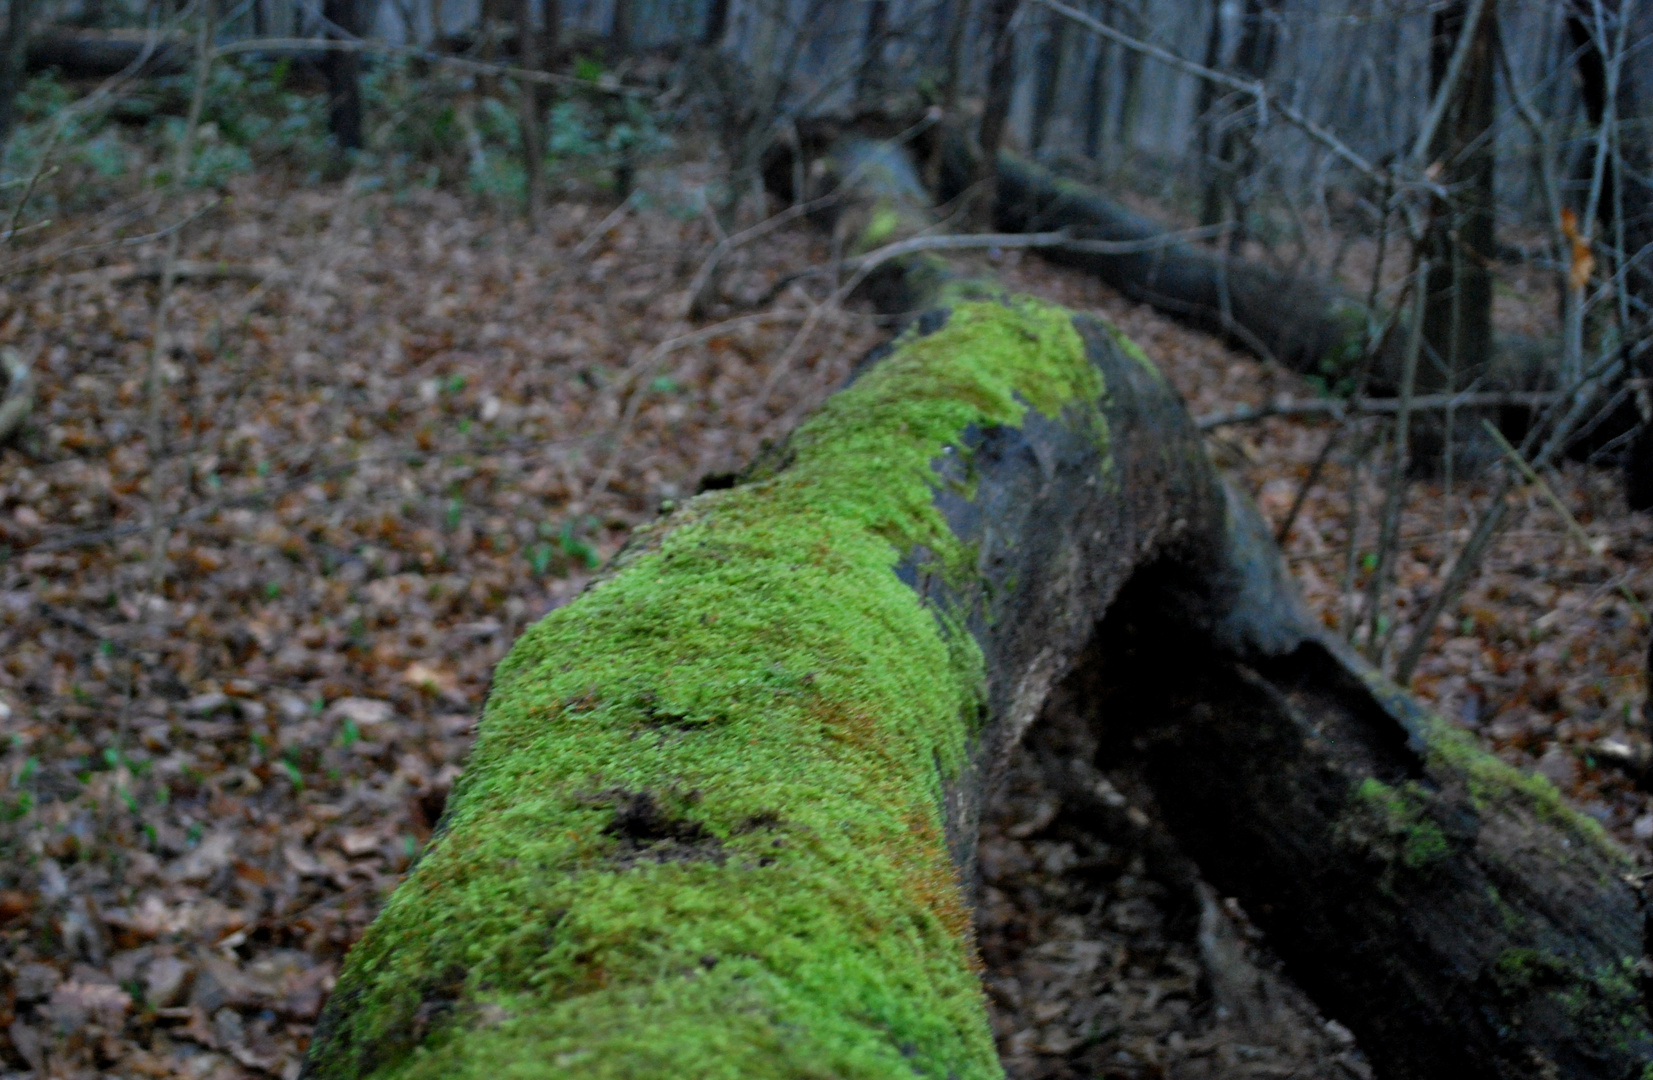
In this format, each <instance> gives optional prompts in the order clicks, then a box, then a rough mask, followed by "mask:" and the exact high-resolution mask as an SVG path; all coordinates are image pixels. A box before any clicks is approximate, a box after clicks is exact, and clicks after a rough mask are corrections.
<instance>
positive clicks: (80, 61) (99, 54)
mask: <svg viewBox="0 0 1653 1080" xmlns="http://www.w3.org/2000/svg"><path fill="white" fill-rule="evenodd" d="M194 49H195V44H194V40H193V38H192V36H191V35H189V34H186V33H184V32H182V31H178V30H157V31H154V32H151V31H148V30H141V29H115V30H81V29H77V28H74V27H65V26H53V27H48V28H46V29H44V30H42V31H41V32H39V33H38V34H36V35H35V36H34V37H33V38H31V39H30V41H29V49H28V53H27V67H28V70H29V71H51V70H56V71H59V72H61V73H62V74H64V75H67V76H70V77H73V78H87V77H99V78H103V77H107V76H110V75H117V74H119V73H121V72H123V71H126V70H127V69H128V68H131V67H133V65H134V64H137V63H138V62H139V61H140V60H142V61H143V64H142V67H140V68H137V69H134V70H133V72H132V74H134V75H182V74H183V73H185V72H187V71H189V70H190V64H191V60H192V57H193V55H194Z"/></svg>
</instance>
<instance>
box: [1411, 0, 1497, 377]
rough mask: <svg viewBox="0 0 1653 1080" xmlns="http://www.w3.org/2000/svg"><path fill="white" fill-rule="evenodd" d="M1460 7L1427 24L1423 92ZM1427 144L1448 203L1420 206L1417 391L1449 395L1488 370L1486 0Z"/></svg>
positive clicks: (1458, 25)
mask: <svg viewBox="0 0 1653 1080" xmlns="http://www.w3.org/2000/svg"><path fill="white" fill-rule="evenodd" d="M1469 8H1470V0H1453V2H1452V3H1450V4H1448V5H1447V6H1446V7H1445V8H1443V9H1441V10H1439V11H1437V12H1436V13H1435V15H1434V22H1433V36H1432V38H1431V40H1430V57H1429V58H1430V90H1431V94H1432V95H1433V94H1434V93H1436V92H1438V91H1439V90H1440V87H1441V84H1442V82H1443V80H1444V77H1445V75H1446V69H1447V64H1448V62H1449V61H1450V59H1451V57H1452V54H1453V52H1454V50H1455V49H1456V48H1457V46H1458V42H1459V38H1460V37H1461V36H1462V33H1463V30H1464V24H1465V21H1466V19H1467V17H1468V14H1469ZM1474 34H1475V36H1474V38H1473V39H1472V42H1471V45H1470V51H1469V54H1468V57H1467V60H1466V62H1465V66H1464V69H1463V74H1462V75H1461V76H1460V78H1459V82H1458V84H1457V91H1456V93H1454V94H1453V95H1452V99H1451V101H1450V103H1449V104H1448V107H1447V110H1446V114H1445V115H1444V116H1443V117H1442V120H1441V126H1440V128H1439V130H1438V131H1437V132H1436V134H1435V140H1434V142H1433V143H1432V144H1431V146H1430V148H1429V156H1430V161H1431V162H1432V163H1435V164H1437V165H1438V166H1439V180H1440V182H1441V184H1442V185H1444V186H1445V188H1446V190H1447V192H1448V194H1447V196H1446V197H1445V198H1437V199H1436V200H1434V202H1433V204H1432V205H1431V207H1430V219H1429V225H1428V230H1427V232H1426V234H1425V237H1424V244H1423V253H1424V256H1425V257H1426V258H1428V259H1429V260H1430V269H1429V277H1428V282H1427V288H1428V290H1429V295H1428V299H1427V301H1426V304H1425V307H1424V317H1423V339H1424V347H1425V355H1426V360H1425V362H1423V363H1421V364H1420V365H1419V367H1418V388H1419V389H1420V390H1421V391H1425V392H1428V393H1437V392H1450V391H1452V390H1454V389H1458V388H1460V387H1462V386H1465V385H1468V383H1470V382H1471V381H1473V380H1475V379H1476V378H1478V377H1480V376H1482V375H1483V374H1485V373H1486V371H1487V370H1488V368H1489V367H1490V365H1491V362H1492V267H1491V260H1492V257H1493V253H1494V251H1495V250H1496V248H1495V238H1494V235H1493V225H1494V219H1495V216H1496V211H1497V207H1496V206H1495V205H1494V198H1493V170H1494V166H1495V165H1496V163H1497V153H1496V144H1495V141H1494V138H1493V131H1492V125H1493V114H1494V110H1495V109H1496V106H1497V97H1496V93H1495V86H1494V80H1493V75H1494V72H1495V71H1496V69H1497V57H1498V14H1497V4H1496V0H1487V2H1486V7H1485V9H1484V10H1483V11H1482V13H1481V18H1480V21H1479V22H1478V23H1477V24H1476V26H1475V28H1474Z"/></svg>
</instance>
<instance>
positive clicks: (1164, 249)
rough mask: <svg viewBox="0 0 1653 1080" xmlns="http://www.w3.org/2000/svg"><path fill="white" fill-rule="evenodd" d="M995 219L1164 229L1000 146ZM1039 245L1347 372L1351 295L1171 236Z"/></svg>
mask: <svg viewBox="0 0 1653 1080" xmlns="http://www.w3.org/2000/svg"><path fill="white" fill-rule="evenodd" d="M994 218H995V222H996V224H997V226H998V227H999V228H1001V229H1003V230H1005V231H1006V232H1044V231H1047V230H1051V229H1063V228H1065V229H1068V230H1070V231H1071V232H1072V233H1073V235H1074V236H1075V237H1077V238H1080V239H1086V240H1108V241H1123V242H1138V243H1144V244H1147V243H1148V242H1151V241H1154V240H1156V239H1157V238H1161V237H1164V236H1165V234H1166V232H1167V230H1166V228H1165V227H1164V226H1163V225H1161V224H1160V223H1159V222H1157V221H1153V220H1152V219H1149V218H1146V217H1143V216H1142V215H1140V214H1136V213H1133V212H1131V211H1130V210H1128V209H1126V208H1125V207H1124V206H1121V205H1120V204H1118V203H1116V202H1113V201H1112V200H1110V199H1107V198H1105V197H1103V196H1102V195H1101V194H1100V193H1099V192H1097V191H1095V190H1094V189H1092V188H1089V187H1086V186H1085V185H1083V184H1079V183H1076V182H1073V181H1070V180H1065V179H1062V178H1060V177H1058V176H1056V175H1055V174H1054V173H1052V172H1050V170H1048V169H1045V168H1044V167H1042V166H1040V165H1036V164H1034V163H1033V162H1031V161H1028V160H1027V159H1025V158H1022V157H1019V156H1018V155H1016V154H1012V153H1008V152H1001V153H1000V154H999V185H998V201H997V203H996V204H995V213H994ZM1042 254H1043V255H1044V257H1045V258H1047V259H1049V260H1050V261H1052V262H1055V263H1057V264H1059V265H1062V266H1074V267H1078V268H1080V269H1083V270H1086V271H1088V272H1090V273H1092V274H1095V275H1096V276H1097V277H1099V278H1101V279H1102V280H1103V281H1105V282H1107V283H1108V284H1109V285H1110V286H1112V287H1113V288H1115V289H1118V290H1119V291H1120V292H1122V293H1124V294H1125V295H1126V296H1129V297H1131V298H1132V299H1134V300H1139V301H1141V302H1143V303H1146V304H1150V305H1152V306H1153V307H1156V308H1158V309H1160V310H1162V311H1165V312H1167V313H1169V314H1171V315H1172V316H1174V317H1176V318H1178V319H1180V320H1183V321H1185V322H1188V323H1189V324H1191V325H1193V326H1196V327H1198V328H1199V329H1201V330H1205V331H1208V332H1210V333H1213V334H1220V335H1222V336H1224V337H1229V338H1233V339H1237V340H1238V342H1239V343H1240V344H1241V345H1242V346H1243V347H1244V348H1245V349H1246V350H1247V351H1249V352H1252V353H1254V354H1255V355H1257V356H1260V357H1262V358H1264V359H1266V360H1272V361H1274V362H1277V363H1279V364H1281V365H1282V366H1284V367H1286V368H1288V369H1290V370H1292V371H1296V372H1300V373H1303V374H1310V375H1318V376H1321V377H1323V378H1325V379H1326V380H1327V381H1328V382H1329V383H1332V384H1335V383H1336V382H1338V381H1339V380H1341V379H1343V378H1346V377H1347V376H1348V374H1349V373H1350V372H1351V371H1352V370H1353V368H1354V366H1355V364H1356V362H1357V361H1358V360H1359V359H1360V357H1361V353H1362V350H1363V349H1364V348H1365V344H1366V331H1367V324H1368V313H1367V311H1366V309H1365V305H1364V304H1362V303H1360V302H1359V301H1358V300H1357V299H1355V298H1354V297H1352V296H1349V295H1347V294H1346V293H1344V292H1342V291H1341V290H1339V289H1335V288H1332V287H1329V286H1327V285H1325V284H1323V283H1321V282H1317V281H1313V280H1308V279H1304V278H1302V277H1295V276H1291V275H1288V274H1283V273H1281V272H1279V271H1276V270H1274V269H1273V268H1271V267H1267V266H1264V265H1262V264H1260V263H1255V262H1249V261H1247V260H1243V259H1233V258H1229V257H1227V256H1225V255H1223V254H1222V253H1220V252H1218V251H1216V250H1214V249H1212V248H1209V247H1205V246H1203V245H1199V244H1192V243H1188V242H1186V241H1172V242H1167V243H1163V244H1160V245H1158V246H1154V247H1146V248H1145V250H1142V251H1139V252H1128V253H1124V254H1109V253H1103V252H1095V251H1083V250H1076V249H1073V248H1052V249H1049V250H1046V251H1044V252H1042ZM1380 374H1381V373H1380Z"/></svg>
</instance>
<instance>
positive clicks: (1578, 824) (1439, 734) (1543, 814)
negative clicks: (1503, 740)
mask: <svg viewBox="0 0 1653 1080" xmlns="http://www.w3.org/2000/svg"><path fill="white" fill-rule="evenodd" d="M1427 740H1428V746H1429V763H1430V765H1431V767H1433V768H1436V769H1443V770H1445V771H1450V772H1454V773H1457V774H1458V775H1459V776H1461V777H1462V778H1463V780H1464V783H1465V784H1466V785H1467V787H1468V789H1469V797H1470V800H1471V801H1472V802H1473V803H1474V805H1475V807H1476V809H1478V810H1479V809H1484V808H1485V807H1487V806H1491V805H1499V804H1507V803H1509V802H1510V801H1515V802H1519V803H1523V804H1525V805H1526V806H1527V807H1528V808H1529V809H1531V810H1532V812H1533V813H1534V814H1536V815H1537V816H1538V817H1539V818H1540V819H1542V820H1544V821H1549V822H1553V823H1555V824H1557V825H1561V826H1564V827H1566V828H1567V829H1568V830H1569V831H1570V832H1572V833H1574V834H1576V835H1577V836H1578V837H1579V839H1580V840H1581V841H1583V842H1584V843H1586V844H1588V845H1589V846H1590V847H1591V848H1593V849H1594V850H1595V851H1597V852H1598V853H1599V854H1601V855H1603V856H1605V857H1606V858H1607V860H1608V863H1609V865H1627V864H1628V863H1629V860H1630V856H1629V855H1628V854H1627V853H1626V852H1625V851H1624V850H1623V849H1622V848H1620V847H1619V846H1618V845H1617V844H1615V843H1614V842H1613V840H1612V838H1611V837H1609V836H1608V835H1607V830H1605V829H1603V828H1602V827H1601V822H1599V821H1597V820H1596V819H1595V818H1592V817H1589V816H1587V815H1585V814H1581V813H1579V812H1578V811H1577V810H1574V809H1573V808H1572V807H1571V806H1568V805H1567V803H1566V800H1564V799H1563V798H1562V796H1561V792H1560V791H1559V790H1557V788H1556V786H1555V785H1554V784H1552V783H1551V782H1550V781H1549V780H1548V779H1547V778H1546V777H1543V776H1540V775H1538V774H1537V773H1529V772H1524V771H1522V770H1520V769H1517V768H1516V767H1515V766H1513V765H1511V764H1509V763H1508V762H1507V761H1504V760H1503V759H1502V758H1500V757H1498V756H1497V755H1495V754H1492V753H1489V752H1487V751H1486V750H1484V749H1482V748H1481V747H1480V746H1479V745H1477V744H1476V742H1475V740H1474V739H1472V738H1471V737H1470V736H1469V735H1467V734H1465V733H1464V732H1462V731H1459V730H1458V729H1457V728H1455V727H1453V726H1452V725H1451V724H1449V723H1447V722H1446V721H1445V720H1443V719H1441V718H1440V717H1438V716H1435V715H1433V714H1431V715H1429V717H1428V736H1427Z"/></svg>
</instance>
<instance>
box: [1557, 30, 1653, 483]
mask: <svg viewBox="0 0 1653 1080" xmlns="http://www.w3.org/2000/svg"><path fill="white" fill-rule="evenodd" d="M1621 12H1622V8H1621V5H1620V3H1619V0H1609V2H1607V3H1604V4H1603V5H1602V13H1603V14H1604V15H1607V16H1608V18H1607V19H1606V20H1604V25H1603V26H1602V29H1603V30H1605V31H1607V32H1608V33H1610V34H1611V33H1612V32H1614V31H1615V30H1616V29H1617V25H1618V19H1619V18H1622V17H1623V16H1622V14H1621ZM1595 15H1596V8H1595V5H1594V4H1593V3H1591V2H1590V0H1570V3H1569V10H1568V17H1567V30H1568V36H1569V37H1570V38H1571V39H1572V44H1573V48H1574V49H1575V51H1576V54H1577V56H1578V60H1577V73H1578V86H1579V96H1580V97H1581V98H1582V99H1583V104H1584V110H1585V115H1586V117H1587V118H1588V119H1589V122H1590V125H1591V126H1592V127H1595V128H1599V127H1600V126H1601V125H1602V124H1603V123H1605V122H1607V95H1608V86H1607V58H1606V57H1605V56H1603V55H1602V51H1601V43H1600V42H1599V41H1598V40H1597V36H1596V33H1595ZM1630 17H1631V18H1632V19H1633V20H1635V21H1634V24H1633V25H1632V27H1631V31H1630V33H1629V35H1628V38H1627V40H1628V41H1629V42H1630V46H1631V48H1640V49H1643V50H1645V49H1646V48H1647V42H1648V41H1649V40H1653V4H1649V3H1647V2H1645V0H1644V2H1641V3H1638V4H1636V5H1635V8H1634V10H1633V13H1632V15H1631V16H1630ZM1650 118H1653V71H1650V70H1649V69H1648V67H1647V64H1646V62H1645V60H1641V61H1636V60H1632V61H1630V62H1627V63H1624V64H1623V65H1621V67H1620V70H1619V85H1618V92H1617V95H1616V100H1615V101H1614V116H1613V123H1614V124H1615V125H1616V126H1617V131H1616V132H1615V135H1616V137H1617V138H1616V141H1617V149H1618V153H1617V154H1616V155H1613V154H1609V155H1608V157H1607V160H1606V162H1605V167H1606V170H1607V171H1606V175H1605V176H1603V178H1602V197H1601V201H1600V202H1599V203H1598V210H1597V220H1598V221H1599V222H1600V226H1601V227H1600V230H1599V236H1600V238H1601V240H1603V241H1604V242H1605V243H1606V244H1607V245H1608V246H1609V247H1612V248H1618V247H1619V246H1620V244H1621V243H1622V245H1623V250H1622V252H1621V255H1622V257H1623V258H1624V259H1625V260H1626V264H1625V286H1626V292H1627V293H1628V294H1629V297H1630V299H1631V300H1632V304H1631V305H1627V306H1629V307H1630V308H1631V310H1632V315H1633V321H1634V322H1635V323H1636V325H1637V327H1638V328H1640V329H1641V330H1642V332H1644V333H1645V332H1647V329H1648V327H1649V326H1650V324H1653V119H1650ZM1621 165H1622V167H1620V166H1621ZM1588 182H1589V180H1588V177H1586V178H1585V183H1586V184H1588ZM1626 329H1627V330H1628V329H1629V328H1626ZM1637 366H1638V370H1637V371H1636V372H1635V374H1637V375H1639V376H1640V377H1641V378H1642V379H1644V380H1646V379H1649V378H1653V362H1650V361H1649V360H1648V359H1647V358H1645V357H1644V358H1643V359H1642V360H1641V361H1640V363H1639V364H1638V365H1637ZM1644 385H1645V384H1644ZM1636 399H1637V406H1638V408H1639V409H1641V410H1642V413H1641V428H1640V430H1639V431H1638V432H1637V434H1636V437H1635V439H1634V441H1633V442H1632V443H1631V445H1630V447H1629V450H1628V452H1627V453H1626V455H1625V461H1624V467H1625V468H1624V472H1625V475H1624V479H1625V486H1624V491H1625V498H1626V501H1627V502H1628V503H1629V504H1630V508H1631V509H1632V510H1653V399H1650V398H1649V396H1648V394H1647V392H1646V391H1645V390H1644V391H1641V392H1639V393H1638V394H1637V395H1636Z"/></svg>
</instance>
